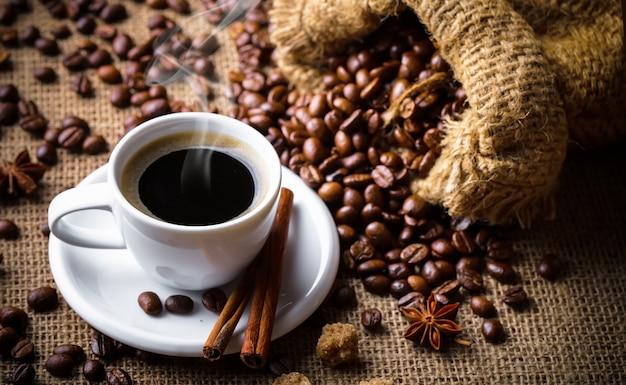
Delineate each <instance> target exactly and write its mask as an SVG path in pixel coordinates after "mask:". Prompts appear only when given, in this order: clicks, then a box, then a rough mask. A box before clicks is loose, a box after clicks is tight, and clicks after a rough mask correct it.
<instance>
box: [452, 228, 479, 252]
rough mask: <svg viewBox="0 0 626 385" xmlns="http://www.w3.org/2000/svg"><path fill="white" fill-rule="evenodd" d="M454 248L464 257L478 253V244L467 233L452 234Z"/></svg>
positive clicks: (456, 232)
mask: <svg viewBox="0 0 626 385" xmlns="http://www.w3.org/2000/svg"><path fill="white" fill-rule="evenodd" d="M452 246H453V247H454V249H455V250H456V251H457V252H458V253H459V254H462V255H469V254H472V253H474V251H476V242H474V238H472V237H471V236H470V234H469V233H468V232H467V231H455V232H454V233H452Z"/></svg>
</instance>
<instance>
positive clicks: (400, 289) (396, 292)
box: [388, 279, 412, 298]
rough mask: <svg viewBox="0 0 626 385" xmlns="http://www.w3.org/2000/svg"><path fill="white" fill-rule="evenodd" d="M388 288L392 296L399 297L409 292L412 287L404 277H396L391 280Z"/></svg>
mask: <svg viewBox="0 0 626 385" xmlns="http://www.w3.org/2000/svg"><path fill="white" fill-rule="evenodd" d="M388 290H389V294H391V296H392V297H394V298H401V297H403V296H404V295H405V294H408V293H409V292H411V291H412V288H411V286H410V285H409V283H408V282H407V280H406V279H396V280H392V281H391V283H390V284H389V289H388Z"/></svg>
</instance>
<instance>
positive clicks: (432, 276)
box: [420, 260, 443, 287]
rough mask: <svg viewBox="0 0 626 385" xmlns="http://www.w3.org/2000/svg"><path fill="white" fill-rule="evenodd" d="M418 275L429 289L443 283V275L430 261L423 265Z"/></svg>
mask: <svg viewBox="0 0 626 385" xmlns="http://www.w3.org/2000/svg"><path fill="white" fill-rule="evenodd" d="M420 275H421V276H422V278H424V279H425V280H426V282H427V283H428V285H429V286H431V287H435V286H437V285H439V284H440V283H441V282H442V281H443V273H442V272H441V270H439V268H438V267H437V265H436V264H435V262H434V261H432V260H428V261H426V262H425V263H424V265H423V266H422V269H421V271H420Z"/></svg>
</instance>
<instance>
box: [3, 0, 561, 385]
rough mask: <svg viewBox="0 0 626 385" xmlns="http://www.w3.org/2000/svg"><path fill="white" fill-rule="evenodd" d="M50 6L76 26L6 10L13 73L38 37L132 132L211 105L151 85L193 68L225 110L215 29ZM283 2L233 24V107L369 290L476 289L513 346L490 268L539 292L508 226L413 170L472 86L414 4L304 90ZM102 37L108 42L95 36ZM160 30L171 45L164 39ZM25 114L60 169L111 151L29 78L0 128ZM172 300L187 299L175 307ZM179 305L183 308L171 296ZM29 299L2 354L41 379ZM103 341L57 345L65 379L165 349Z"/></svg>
mask: <svg viewBox="0 0 626 385" xmlns="http://www.w3.org/2000/svg"><path fill="white" fill-rule="evenodd" d="M41 3H42V4H43V5H44V6H45V7H46V9H47V10H48V12H49V13H50V15H51V17H53V18H55V19H57V20H66V21H69V23H71V24H70V26H69V27H68V25H65V24H61V25H58V26H57V27H55V28H53V29H51V30H49V31H41V30H40V29H39V28H38V27H37V26H28V27H26V28H23V29H22V30H17V29H16V28H13V27H12V26H11V25H12V24H13V23H14V22H15V21H16V20H17V19H18V18H19V15H20V14H21V13H24V12H29V11H30V4H29V2H28V1H24V0H12V1H10V2H9V3H8V4H3V5H1V6H0V24H2V25H3V26H4V27H2V28H1V31H0V43H1V44H2V47H3V48H0V70H2V71H6V70H12V69H13V68H12V62H11V52H10V51H9V49H13V48H19V47H21V46H27V47H33V48H34V49H36V50H37V51H38V52H39V54H41V55H44V56H52V57H59V59H60V62H61V63H62V65H63V69H64V70H66V71H68V72H69V73H71V74H72V76H73V77H72V80H71V84H69V85H68V87H70V88H71V89H72V90H73V91H74V92H75V93H76V94H77V96H78V97H81V98H83V97H91V96H93V95H94V93H95V92H100V91H101V89H99V88H98V86H97V84H98V83H97V82H98V81H99V82H100V83H102V85H105V86H106V87H108V88H107V89H108V90H110V94H109V101H110V103H111V105H113V106H115V107H116V108H119V109H126V108H134V109H135V111H136V113H135V112H132V113H131V114H130V115H128V116H127V117H126V118H125V119H124V120H123V125H124V127H125V129H126V130H131V129H132V128H133V127H135V126H136V125H138V124H139V123H141V122H143V121H145V120H146V119H150V118H152V117H155V116H159V115H163V114H167V113H172V112H178V111H190V110H195V109H197V108H198V107H197V106H189V105H187V104H185V103H183V102H181V101H177V100H172V99H170V97H169V95H168V92H167V89H166V87H165V86H164V85H161V84H151V82H150V81H151V80H159V79H167V78H168V77H171V76H173V75H174V74H175V73H177V72H179V71H183V72H184V73H185V74H186V75H187V76H188V77H190V78H192V79H193V82H192V83H191V84H193V86H192V88H193V89H192V91H193V92H194V93H195V94H196V95H198V96H199V97H200V98H201V99H202V101H203V103H202V104H203V106H202V108H203V109H205V110H209V111H212V112H217V108H216V107H215V106H213V105H211V104H208V105H207V104H206V101H207V100H210V99H211V97H212V94H213V90H212V89H211V87H210V85H209V84H210V82H211V81H212V80H214V79H215V76H216V75H218V76H225V75H224V74H215V66H214V63H213V61H212V58H211V55H212V54H213V53H214V52H215V51H216V50H217V49H219V42H218V41H217V40H216V38H215V37H214V36H208V35H200V36H194V37H191V36H188V35H185V33H184V32H183V31H182V29H180V28H179V26H177V24H176V23H175V22H174V21H173V20H172V19H171V18H169V17H168V16H166V15H165V14H159V15H156V16H153V17H151V18H150V19H149V21H148V25H147V26H146V27H147V28H148V30H149V32H150V34H149V35H150V37H149V38H147V39H146V40H145V41H136V40H135V38H134V37H133V36H130V35H128V34H125V33H121V32H119V31H118V30H117V27H116V26H115V23H117V22H119V21H121V20H124V19H126V18H127V17H130V16H131V15H129V14H128V12H127V11H126V9H125V6H124V3H116V4H113V3H110V4H109V3H108V2H106V1H90V0H87V1H84V0H67V1H59V0H45V1H42V2H41ZM219 3H220V2H219V1H215V0H204V1H203V4H204V5H205V7H206V9H207V10H208V12H206V13H205V14H204V16H205V18H206V20H207V21H208V22H210V23H218V22H220V21H221V19H222V17H223V16H224V15H225V13H226V12H228V10H229V9H228V8H227V7H224V6H223V4H219ZM145 5H146V6H148V7H150V8H153V9H165V8H169V9H170V10H173V11H175V12H178V13H180V14H186V13H188V12H190V7H189V4H188V3H187V2H186V1H185V0H146V1H145ZM270 6H271V2H261V3H260V4H259V5H258V6H257V7H256V8H255V9H253V10H251V11H250V12H248V13H247V14H246V16H245V19H244V20H243V21H239V22H236V23H234V24H232V25H231V26H230V35H231V37H232V39H233V41H234V43H235V45H236V47H237V51H238V54H239V63H238V68H237V69H236V70H233V71H231V72H230V73H228V74H227V75H226V76H227V77H228V80H229V82H230V85H229V87H228V89H227V90H226V94H227V97H228V98H229V99H230V100H231V101H232V102H233V107H232V108H231V109H229V110H228V111H222V112H223V113H224V114H227V115H229V116H231V117H234V118H236V119H240V120H242V121H244V122H246V123H248V124H250V125H251V126H253V127H255V128H256V129H257V130H259V131H260V132H261V133H263V134H264V135H266V137H267V139H268V140H269V141H270V142H271V143H272V144H273V145H274V147H275V149H276V151H277V153H278V154H279V155H280V158H281V162H282V163H283V165H285V166H287V167H289V168H290V169H291V170H292V171H294V172H295V173H297V174H298V175H299V176H300V177H301V178H302V180H303V181H304V182H305V183H306V184H307V185H308V186H310V187H311V188H312V189H315V190H316V191H317V193H318V194H319V196H320V198H321V199H322V200H323V201H324V202H325V203H326V204H327V206H328V208H329V210H330V211H331V213H332V214H333V218H334V220H335V222H336V225H337V231H338V234H339V237H340V240H341V253H342V258H341V259H342V271H341V273H340V274H341V277H358V278H359V279H360V282H361V284H362V285H363V288H364V289H365V290H367V291H369V292H371V293H373V294H376V295H384V296H390V297H392V298H394V300H395V301H396V302H397V305H398V307H410V306H417V305H419V304H422V303H424V301H425V298H427V297H428V295H430V294H431V293H432V294H434V295H435V296H436V298H437V300H438V301H440V302H442V303H448V302H451V301H458V300H460V299H462V298H463V296H470V297H471V299H470V308H471V311H472V312H473V313H475V314H476V315H477V316H479V317H482V318H483V319H484V321H483V323H482V328H481V332H482V334H483V336H484V338H485V340H486V341H487V342H491V343H496V342H501V341H503V340H504V338H505V335H506V333H505V331H504V327H503V325H502V324H501V323H500V321H499V320H498V318H497V311H496V305H495V304H494V300H493V298H491V299H490V298H489V297H490V296H491V295H490V294H489V295H488V292H489V293H491V292H493V291H494V290H493V288H489V290H488V288H487V287H486V286H487V283H486V281H485V280H484V277H485V275H486V276H489V277H490V278H492V279H493V280H495V281H496V282H498V283H499V284H501V285H503V288H500V289H501V290H500V291H501V295H502V297H501V298H500V302H502V303H504V304H506V305H508V306H511V308H514V309H524V308H526V307H527V306H529V300H528V295H527V293H526V292H525V290H524V288H523V286H521V285H520V282H521V280H520V278H519V277H518V274H517V272H516V271H515V268H514V267H513V261H514V260H515V255H516V253H515V250H514V247H513V244H512V243H511V242H510V241H509V240H508V239H507V238H506V229H501V228H495V227H490V226H487V225H485V224H481V223H473V222H471V221H469V220H467V219H465V218H452V217H450V216H449V215H447V214H446V212H445V211H444V210H442V209H441V208H440V207H437V206H433V205H431V204H429V203H427V202H425V201H424V200H423V199H421V198H420V197H419V196H416V195H414V194H413V193H412V192H411V189H410V187H409V185H410V182H411V180H413V179H415V178H423V177H425V176H427V175H428V172H429V170H430V168H431V167H432V166H433V164H434V163H435V162H436V161H437V157H438V155H439V153H440V151H441V147H440V142H441V139H442V138H443V137H445V135H446V128H445V126H444V125H443V124H442V119H443V118H447V119H455V118H457V117H458V116H459V115H460V114H461V113H462V112H463V110H464V108H465V107H466V106H467V99H466V96H465V93H464V91H463V88H462V85H460V84H458V83H457V82H456V81H455V79H454V74H453V73H452V72H451V71H450V67H449V65H448V64H447V63H446V62H445V60H443V58H442V56H441V55H440V53H439V51H438V49H437V44H436V42H433V41H431V40H430V39H429V38H428V36H427V34H426V32H425V31H424V30H423V28H422V27H421V25H420V23H419V20H417V18H416V17H415V15H412V14H402V15H400V16H398V17H397V18H389V19H388V20H386V21H385V22H384V23H383V24H382V25H381V27H380V28H379V30H377V31H376V32H375V33H374V34H372V35H371V36H369V37H367V38H366V39H364V40H362V41H359V42H354V43H353V44H352V45H351V46H350V47H349V48H348V49H347V50H346V51H345V52H344V53H343V54H341V55H338V56H334V57H331V58H330V59H329V60H328V65H327V70H328V72H327V74H326V75H325V76H324V79H323V89H322V90H319V91H315V92H314V91H303V90H298V89H296V88H294V86H293V85H291V84H290V83H289V82H288V81H287V79H286V78H285V77H284V76H283V75H282V74H281V72H280V71H279V70H278V69H276V56H275V51H274V47H273V46H272V44H271V42H270V39H269V29H268V28H269V19H268V13H267V11H268V8H269V7H270ZM72 33H78V34H80V35H81V36H83V37H84V38H83V39H82V40H81V41H80V42H78V43H77V44H76V46H75V47H71V49H69V50H67V49H64V45H65V44H59V43H60V42H61V41H63V40H64V39H66V38H67V37H69V36H70V35H71V34H72ZM92 36H96V37H97V38H98V39H100V41H101V42H105V43H104V44H103V43H96V40H93V39H92V38H91V37H92ZM164 37H167V39H165V40H163V38H164ZM156 41H162V44H160V45H158V46H157V47H156V48H155V44H154V43H155V42H156ZM121 62H124V64H125V70H124V71H122V70H121V68H122V67H120V66H119V64H120V63H121ZM90 69H91V70H92V71H93V72H94V73H95V75H96V76H97V79H95V80H96V81H95V82H94V79H91V78H90V76H89V73H90V72H89V71H88V70H90ZM33 76H34V77H35V79H37V81H39V82H41V83H42V84H50V83H54V82H56V81H57V80H58V74H57V73H56V72H55V70H54V69H52V68H50V67H45V66H42V67H38V68H35V69H34V72H33ZM432 76H439V77H442V78H444V79H446V82H444V83H446V84H447V85H446V86H440V87H438V88H436V89H432V90H428V91H424V92H421V93H419V94H418V95H414V96H412V97H411V98H408V99H405V100H404V101H403V102H402V104H401V107H400V109H399V111H398V114H397V116H393V117H390V116H389V114H388V113H387V109H388V107H389V106H390V105H391V103H393V102H394V101H396V100H397V99H398V98H399V96H400V95H401V94H402V93H403V91H405V90H406V89H407V88H408V87H410V85H411V84H414V83H416V82H419V81H422V80H424V79H427V78H429V77H432ZM389 120H390V124H386V122H387V121H389ZM14 124H17V125H19V126H20V127H21V128H22V129H23V130H24V131H26V132H29V133H30V134H31V135H32V137H33V138H36V139H39V138H42V139H43V143H42V144H41V145H40V146H39V147H38V148H37V154H36V156H37V159H38V161H39V162H41V163H44V164H46V165H48V166H53V165H55V164H56V163H57V161H58V157H57V154H56V151H57V149H59V148H61V149H66V150H68V151H72V152H76V153H85V154H98V153H102V152H104V151H106V150H107V147H108V146H107V143H106V140H105V139H104V138H103V137H102V136H100V135H97V134H93V133H91V129H90V127H89V124H88V123H87V122H86V121H85V120H84V119H82V118H80V117H77V116H67V117H65V118H64V119H62V121H61V122H60V123H59V124H52V125H51V124H50V121H49V120H48V119H47V118H46V117H45V115H44V114H43V113H42V112H41V111H39V108H38V106H37V105H36V104H35V102H34V101H33V100H29V99H28V98H25V97H23V96H22V95H20V92H19V91H18V90H17V88H16V87H15V86H14V85H11V84H3V85H0V125H1V126H10V125H14ZM2 224H3V226H4V227H2V231H0V235H1V236H2V237H3V238H7V239H14V238H16V237H17V235H15V234H19V230H18V229H17V227H16V226H15V227H14V223H13V222H12V221H10V220H3V221H2ZM12 225H13V226H12ZM42 231H44V234H45V233H47V230H45V229H43V228H42ZM1 256H2V254H1V253H0V257H1ZM0 260H1V259H0ZM561 268H562V267H561V264H560V262H559V259H558V257H557V256H555V255H554V254H549V255H546V256H545V257H543V258H542V259H541V260H540V261H539V262H538V264H537V272H538V274H539V275H540V276H542V277H544V278H545V279H548V280H554V279H557V278H558V276H559V275H560V271H561ZM344 282H345V281H344V280H340V281H338V284H337V285H336V286H335V288H334V289H333V292H332V296H331V297H330V299H329V301H328V303H329V304H332V305H335V306H346V307H347V306H353V305H354V304H355V303H356V295H355V290H354V288H353V287H350V286H349V285H346V284H345V283H344ZM49 289H50V288H38V289H35V290H33V292H31V293H38V294H37V295H38V296H39V295H40V296H41V297H38V298H39V300H36V299H31V298H30V295H31V293H29V306H31V307H33V310H34V311H50V310H53V309H54V308H55V307H56V305H57V304H58V298H57V299H56V302H55V300H54V295H53V294H52V293H51V291H50V290H49ZM54 294H56V292H55V293H54ZM32 295H34V294H32ZM41 298H44V299H45V300H41ZM178 299H179V300H180V298H178ZM168 300H169V301H168ZM168 300H166V301H165V308H166V309H167V310H168V311H174V312H181V311H179V308H182V309H187V308H188V306H184V304H185V303H188V301H187V302H186V301H185V300H182V301H176V300H171V299H168ZM225 301H226V297H225V295H224V293H220V292H216V291H208V292H207V293H205V294H204V295H203V296H202V303H203V305H204V306H205V307H206V308H207V309H209V310H210V311H215V312H219V311H220V310H221V308H222V307H223V305H224V303H225ZM138 302H139V305H140V306H141V307H142V309H143V310H144V311H146V312H147V313H148V314H151V313H155V314H156V311H157V309H158V310H159V311H161V310H162V308H163V305H162V304H161V300H160V299H159V298H158V296H157V297H156V299H155V298H154V297H153V296H152V297H151V296H150V295H148V294H147V295H146V297H145V298H143V300H142V296H140V297H139V298H138ZM168 302H169V303H170V304H169V307H170V308H175V309H174V310H170V309H168ZM174 302H176V303H179V304H180V303H182V304H183V305H181V306H178V305H177V306H174V307H172V303H174ZM31 303H32V305H31ZM157 303H158V304H157ZM15 309H16V308H10V307H5V308H3V309H2V312H0V316H1V318H0V324H1V325H2V329H0V347H1V349H2V351H3V353H2V354H3V355H10V356H11V357H12V359H15V360H16V361H17V362H19V364H18V365H17V366H16V367H15V370H14V372H13V374H12V377H11V378H9V382H12V383H16V384H18V383H21V384H27V383H32V381H33V379H34V377H35V376H36V373H35V369H34V367H33V366H32V365H31V363H30V362H28V357H30V356H31V355H32V354H33V352H34V350H35V346H34V345H33V344H32V342H30V341H29V340H28V339H27V338H24V335H23V330H24V328H25V326H24V325H26V323H27V322H28V318H27V317H26V318H25V319H24V318H23V317H21V316H19V314H21V313H22V312H23V311H22V312H20V311H19V309H18V310H17V311H16V310H15ZM183 312H184V311H183ZM9 314H13V315H9ZM15 314H18V315H15ZM24 314H26V313H25V312H24ZM24 320H25V321H24ZM382 322H383V320H382V314H381V312H380V311H379V310H378V309H366V310H364V311H363V312H362V314H361V323H362V326H363V327H364V328H366V329H367V330H368V331H371V332H375V331H377V330H380V325H381V323H382ZM90 347H91V353H92V355H93V356H94V357H95V358H91V359H86V355H85V354H84V352H83V354H80V352H79V350H78V349H80V351H82V348H81V347H80V346H79V345H67V346H65V345H62V346H59V347H56V348H55V349H54V350H53V351H52V352H51V353H50V356H49V358H48V359H47V361H46V364H45V368H46V369H47V370H48V371H49V372H50V373H51V374H52V375H60V376H71V375H73V373H74V372H75V368H77V366H78V365H79V364H80V363H81V362H83V367H82V374H83V375H84V377H85V378H86V379H87V380H89V381H103V380H106V381H107V382H108V383H111V384H128V383H132V379H131V378H130V376H129V375H128V373H127V372H125V371H124V370H123V369H121V368H118V367H114V368H110V369H109V370H107V369H106V368H105V366H104V364H103V363H102V362H101V359H107V360H110V359H112V358H116V357H128V356H133V357H136V358H138V359H139V360H142V361H145V362H154V361H155V360H157V359H158V358H159V356H158V355H155V354H152V353H148V352H144V351H141V350H136V349H133V348H130V347H128V346H126V345H124V344H122V343H119V342H118V341H115V340H113V339H111V338H110V337H108V336H106V335H103V334H101V333H99V332H96V333H95V334H94V336H93V338H92V339H91V341H90ZM23 360H25V361H23ZM269 367H270V370H271V371H272V373H274V374H275V375H279V374H282V373H285V372H288V371H292V370H293V360H292V359H290V357H286V356H283V355H277V356H276V357H275V358H274V359H273V360H272V361H271V362H270V364H269Z"/></svg>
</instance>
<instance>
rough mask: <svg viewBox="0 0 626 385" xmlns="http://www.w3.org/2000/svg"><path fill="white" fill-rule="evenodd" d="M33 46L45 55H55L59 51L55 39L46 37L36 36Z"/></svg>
mask: <svg viewBox="0 0 626 385" xmlns="http://www.w3.org/2000/svg"><path fill="white" fill-rule="evenodd" d="M34 45H35V48H36V49H37V50H38V51H39V52H41V53H42V54H44V55H46V56H56V55H58V54H59V52H61V49H60V48H59V45H58V44H57V41H56V40H54V39H49V38H47V37H38V38H37V39H35V43H34Z"/></svg>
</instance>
